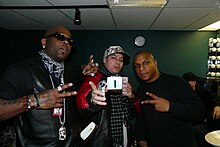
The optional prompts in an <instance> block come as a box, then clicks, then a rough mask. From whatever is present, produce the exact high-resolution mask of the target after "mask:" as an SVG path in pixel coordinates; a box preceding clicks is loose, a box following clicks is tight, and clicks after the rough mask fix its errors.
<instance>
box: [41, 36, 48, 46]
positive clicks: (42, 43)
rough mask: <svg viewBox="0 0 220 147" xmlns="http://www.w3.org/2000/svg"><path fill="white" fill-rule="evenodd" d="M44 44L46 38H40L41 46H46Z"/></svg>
mask: <svg viewBox="0 0 220 147" xmlns="http://www.w3.org/2000/svg"><path fill="white" fill-rule="evenodd" d="M46 42H47V39H46V38H42V39H41V45H42V46H46Z"/></svg>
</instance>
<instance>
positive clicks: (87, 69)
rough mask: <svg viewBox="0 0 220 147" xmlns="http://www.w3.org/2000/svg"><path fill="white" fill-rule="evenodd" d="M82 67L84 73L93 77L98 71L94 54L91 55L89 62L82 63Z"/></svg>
mask: <svg viewBox="0 0 220 147" xmlns="http://www.w3.org/2000/svg"><path fill="white" fill-rule="evenodd" d="M81 68H82V70H83V71H82V73H83V74H84V75H87V76H88V75H90V76H92V77H93V76H94V75H95V74H96V73H97V72H98V63H94V59H93V55H91V56H90V57H89V62H88V64H87V65H86V64H85V65H82V66H81Z"/></svg>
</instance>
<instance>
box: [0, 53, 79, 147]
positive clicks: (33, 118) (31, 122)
mask: <svg viewBox="0 0 220 147" xmlns="http://www.w3.org/2000/svg"><path fill="white" fill-rule="evenodd" d="M79 79H81V75H80V72H77V70H76V69H74V68H73V67H72V66H70V65H66V64H65V72H64V80H65V83H67V82H72V83H73V85H74V86H75V85H77V84H78V83H77V81H79ZM74 88H76V87H74ZM34 89H36V91H37V92H41V91H44V90H46V89H52V85H51V81H50V78H49V75H48V73H47V71H46V69H45V68H44V66H43V63H42V61H41V59H40V57H38V58H31V59H29V60H26V61H23V62H20V63H17V64H14V65H12V66H10V67H9V68H8V69H7V70H6V72H5V73H4V74H3V75H2V76H1V79H0V97H3V98H5V99H14V98H18V97H22V96H25V95H30V94H33V92H34ZM70 90H73V89H70ZM14 119H15V126H16V133H17V146H28V147H35V146H38V147H39V146H41V147H43V146H47V147H49V146H50V147H51V146H53V147H54V146H56V147H57V146H62V147H64V146H68V147H69V146H78V145H77V143H76V142H77V141H76V140H77V137H78V134H79V127H78V126H79V125H78V114H77V110H76V105H75V98H66V122H65V127H66V131H67V139H66V140H65V141H59V136H58V133H59V132H58V130H59V128H60V122H59V118H58V117H54V116H52V110H51V109H49V110H36V109H33V110H31V111H28V112H24V113H22V114H20V115H19V116H17V117H15V118H14Z"/></svg>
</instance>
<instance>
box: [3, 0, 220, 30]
mask: <svg viewBox="0 0 220 147" xmlns="http://www.w3.org/2000/svg"><path fill="white" fill-rule="evenodd" d="M137 1H140V0H137ZM108 4H109V2H108V1H107V0H0V27H2V28H5V29H9V30H45V29H47V28H48V27H49V26H54V25H60V24H62V25H65V26H66V27H68V28H69V29H70V30H181V31H183V30H197V29H199V28H202V27H204V26H206V25H209V24H211V23H213V22H216V21H218V20H220V0H167V3H166V5H165V6H164V7H163V8H152V7H151V8H131V7H129V8H124V7H123V8H114V7H113V8H111V7H109V5H108ZM12 6H13V7H12ZM22 6H25V7H22ZM31 6H32V7H31ZM33 6H35V7H33ZM39 6H41V7H39ZM44 6H46V7H44ZM54 6H55V7H54ZM59 6H60V7H59ZM61 6H62V7H61ZM65 6H68V7H65ZM76 6H81V7H84V6H91V7H92V6H107V7H106V8H98V7H96V8H90V7H87V8H80V11H81V20H82V24H81V25H74V23H73V19H74V15H75V7H76Z"/></svg>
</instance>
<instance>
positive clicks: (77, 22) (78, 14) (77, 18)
mask: <svg viewBox="0 0 220 147" xmlns="http://www.w3.org/2000/svg"><path fill="white" fill-rule="evenodd" d="M73 21H74V24H75V25H80V24H81V12H80V11H79V8H76V11H75V18H74V20H73Z"/></svg>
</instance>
